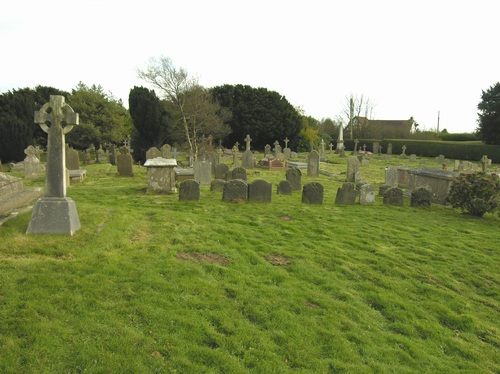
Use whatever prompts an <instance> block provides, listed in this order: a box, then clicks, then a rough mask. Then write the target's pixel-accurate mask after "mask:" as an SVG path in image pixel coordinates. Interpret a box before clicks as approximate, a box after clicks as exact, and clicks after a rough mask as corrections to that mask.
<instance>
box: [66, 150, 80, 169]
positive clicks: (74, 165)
mask: <svg viewBox="0 0 500 374" xmlns="http://www.w3.org/2000/svg"><path fill="white" fill-rule="evenodd" d="M66 169H68V170H80V157H79V156H78V152H77V151H75V150H74V149H73V148H71V147H70V146H68V145H67V144H66Z"/></svg>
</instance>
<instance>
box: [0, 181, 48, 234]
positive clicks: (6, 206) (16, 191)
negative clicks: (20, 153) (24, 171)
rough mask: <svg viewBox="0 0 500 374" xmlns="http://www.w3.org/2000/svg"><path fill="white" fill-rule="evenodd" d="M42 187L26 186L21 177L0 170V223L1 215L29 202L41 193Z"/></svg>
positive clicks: (7, 214)
mask: <svg viewBox="0 0 500 374" xmlns="http://www.w3.org/2000/svg"><path fill="white" fill-rule="evenodd" d="M42 192H43V191H42V188H40V187H33V188H26V187H24V185H23V182H22V179H21V178H16V177H12V176H10V175H7V174H4V173H2V172H0V225H1V224H2V219H3V217H8V216H9V215H10V213H11V212H13V211H17V210H19V209H21V208H24V207H26V206H28V205H29V204H31V203H32V202H33V201H34V200H36V199H38V198H39V197H40V196H41V195H42Z"/></svg>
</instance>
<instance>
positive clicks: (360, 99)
mask: <svg viewBox="0 0 500 374" xmlns="http://www.w3.org/2000/svg"><path fill="white" fill-rule="evenodd" d="M374 108H375V105H374V104H373V103H372V102H371V100H370V99H369V98H368V97H366V96H364V95H354V94H350V95H349V96H346V101H345V105H344V107H343V108H342V113H341V115H340V116H339V117H340V118H339V120H341V121H342V122H343V123H344V124H345V125H347V127H348V129H349V136H350V138H351V139H354V137H355V136H356V137H361V136H362V135H363V132H364V130H365V128H364V126H365V123H364V122H363V121H359V120H356V119H359V118H360V117H364V118H367V119H371V117H372V114H373V109H374Z"/></svg>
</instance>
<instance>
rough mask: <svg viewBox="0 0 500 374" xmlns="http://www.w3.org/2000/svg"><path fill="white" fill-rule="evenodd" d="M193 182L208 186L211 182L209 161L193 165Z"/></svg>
mask: <svg viewBox="0 0 500 374" xmlns="http://www.w3.org/2000/svg"><path fill="white" fill-rule="evenodd" d="M194 180H195V181H197V182H198V183H200V184H210V181H211V180H212V163H211V162H210V161H196V162H195V163H194Z"/></svg>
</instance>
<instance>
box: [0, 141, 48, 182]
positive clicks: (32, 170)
mask: <svg viewBox="0 0 500 374" xmlns="http://www.w3.org/2000/svg"><path fill="white" fill-rule="evenodd" d="M24 153H25V154H26V158H25V159H24V177H25V178H38V177H39V176H40V173H41V172H42V164H41V163H40V160H39V159H38V157H37V156H36V154H37V152H36V148H35V147H33V146H32V145H29V146H28V147H27V148H26V149H25V150H24ZM0 171H1V170H0Z"/></svg>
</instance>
